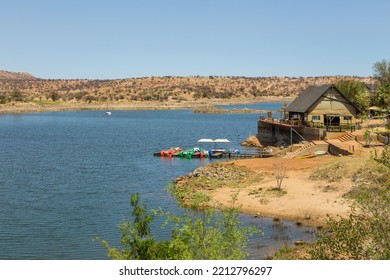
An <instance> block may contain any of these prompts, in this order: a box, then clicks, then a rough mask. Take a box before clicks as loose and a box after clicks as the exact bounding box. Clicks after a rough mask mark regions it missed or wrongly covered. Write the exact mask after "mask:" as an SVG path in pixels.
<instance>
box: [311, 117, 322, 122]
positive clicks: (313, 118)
mask: <svg viewBox="0 0 390 280" xmlns="http://www.w3.org/2000/svg"><path fill="white" fill-rule="evenodd" d="M320 119H321V118H320V116H311V120H312V121H319V120H320Z"/></svg>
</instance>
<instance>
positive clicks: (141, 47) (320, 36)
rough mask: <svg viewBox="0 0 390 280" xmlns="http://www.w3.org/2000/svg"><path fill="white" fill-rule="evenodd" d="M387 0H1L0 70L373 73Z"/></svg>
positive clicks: (383, 44)
mask: <svg viewBox="0 0 390 280" xmlns="http://www.w3.org/2000/svg"><path fill="white" fill-rule="evenodd" d="M389 11H390V1H388V0H370V1H363V0H357V1H352V0H346V1H343V0H337V1H336V0H323V1H315V0H311V1H309V0H295V1H292V0H291V1H287V0H272V1H271V0H266V1H263V0H237V1H232V0H225V1H222V0H207V1H206V0H187V1H186V0H165V1H164V0H160V1H158V0H155V1H152V0H128V1H125V0H123V1H121V0H110V1H100V0H12V1H6V0H0V30H1V35H0V36H1V37H0V38H1V39H0V69H1V70H8V71H15V72H29V73H31V74H33V75H35V76H37V77H41V78H49V79H51V78H52V79H57V78H62V79H72V78H87V79H116V78H131V77H145V76H168V75H170V76H192V75H200V76H208V75H218V76H248V77H262V76H290V77H300V76H303V77H306V76H323V75H356V76H371V75H372V74H373V72H372V66H373V64H374V63H375V62H376V61H379V60H382V59H390V33H389V27H390V21H389V17H390V13H389Z"/></svg>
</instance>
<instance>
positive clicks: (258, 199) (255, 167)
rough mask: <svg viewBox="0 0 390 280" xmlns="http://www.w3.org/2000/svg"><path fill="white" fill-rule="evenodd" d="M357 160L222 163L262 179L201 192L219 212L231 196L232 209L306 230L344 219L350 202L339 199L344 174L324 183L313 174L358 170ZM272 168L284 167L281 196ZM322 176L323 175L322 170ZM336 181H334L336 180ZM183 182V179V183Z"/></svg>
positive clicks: (344, 189)
mask: <svg viewBox="0 0 390 280" xmlns="http://www.w3.org/2000/svg"><path fill="white" fill-rule="evenodd" d="M363 156H364V155H362V154H361V155H359V156H344V157H334V156H330V155H325V156H318V157H315V158H306V159H296V158H293V159H283V158H254V159H240V160H234V161H231V162H228V163H226V164H227V165H231V166H232V167H234V168H244V169H245V168H246V169H249V170H250V171H253V172H255V173H261V174H262V179H261V180H259V181H258V182H254V183H251V184H250V185H248V186H244V187H243V186H239V185H238V186H236V187H232V185H230V186H222V187H218V188H207V187H206V188H204V187H203V188H202V191H205V192H207V193H208V194H210V195H211V197H212V200H213V203H214V204H216V205H218V206H219V207H221V208H225V207H230V206H231V205H232V202H231V201H232V196H233V195H234V194H237V202H236V206H239V207H240V209H241V211H242V212H244V213H249V214H251V215H254V216H259V217H260V216H261V217H272V218H279V219H285V220H291V221H296V222H299V223H302V224H304V225H308V226H324V225H325V224H326V218H327V217H328V216H331V217H335V218H337V217H345V216H347V215H348V213H349V211H350V206H351V204H352V200H350V199H347V198H345V197H343V195H344V194H346V193H348V192H349V191H350V190H351V189H352V188H353V181H352V178H350V177H348V175H347V174H348V170H346V171H345V174H344V175H347V176H345V177H344V178H340V179H337V180H328V179H324V178H315V175H313V174H315V173H314V172H315V170H316V169H318V168H320V167H322V168H323V167H324V166H325V167H326V166H340V165H350V164H351V165H353V167H348V166H347V168H348V169H351V168H353V169H354V170H356V168H359V166H361V165H362V164H364V160H362V157H363ZM274 164H277V165H283V166H285V167H286V170H287V172H286V176H285V179H284V180H283V182H282V187H281V192H278V191H275V187H276V179H275V177H274V176H273V172H274V169H275V168H274ZM324 172H327V171H326V169H325V170H324ZM336 178H338V177H336ZM184 180H185V179H184Z"/></svg>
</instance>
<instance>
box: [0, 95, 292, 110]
mask: <svg viewBox="0 0 390 280" xmlns="http://www.w3.org/2000/svg"><path fill="white" fill-rule="evenodd" d="M290 101H291V99H288V98H283V97H281V98H280V97H264V98H261V99H246V100H243V99H232V100H226V101H221V100H218V99H211V100H197V101H182V102H177V101H173V102H156V101H133V102H111V103H104V102H93V103H87V102H52V101H46V102H28V103H27V102H12V103H7V104H0V114H23V113H39V112H61V111H85V110H96V111H118V110H125V111H126V110H128V111H130V110H193V112H194V113H208V114H211V113H216V114H228V113H263V112H265V111H264V110H252V109H247V108H243V109H235V108H233V109H225V108H222V107H218V106H223V105H243V104H257V103H266V102H290Z"/></svg>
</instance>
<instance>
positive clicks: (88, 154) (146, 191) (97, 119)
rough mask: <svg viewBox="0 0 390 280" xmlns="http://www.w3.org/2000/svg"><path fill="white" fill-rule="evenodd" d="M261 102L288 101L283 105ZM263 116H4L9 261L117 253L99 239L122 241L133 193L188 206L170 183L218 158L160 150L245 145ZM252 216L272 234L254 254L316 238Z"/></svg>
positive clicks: (2, 207) (0, 123)
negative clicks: (221, 141) (167, 154)
mask: <svg viewBox="0 0 390 280" xmlns="http://www.w3.org/2000/svg"><path fill="white" fill-rule="evenodd" d="M259 106H260V105H259ZM261 106H262V107H261V109H264V108H265V109H267V108H268V109H279V108H280V103H265V104H262V105H261ZM258 118H259V116H258V115H255V114H234V115H218V114H211V115H204V114H194V113H192V112H191V111H189V110H181V111H114V112H113V114H112V115H111V116H107V115H106V114H105V112H103V111H77V112H56V113H39V114H21V115H0V159H1V162H0V259H107V256H106V250H105V248H103V246H102V245H101V243H100V242H98V241H95V237H96V236H100V237H102V238H103V239H106V240H108V241H109V242H110V243H111V245H119V244H118V242H119V240H120V233H119V232H118V230H117V228H118V224H120V223H121V222H122V221H123V219H125V218H126V217H127V216H128V214H129V211H130V207H129V197H130V195H131V194H132V193H135V192H139V193H140V195H141V199H142V202H143V203H145V204H147V205H148V208H149V209H157V208H162V209H164V210H167V211H171V212H174V213H181V212H182V209H180V208H179V207H178V206H177V203H176V201H175V200H174V198H172V197H171V195H170V194H169V193H167V191H166V190H165V187H166V185H167V184H168V183H169V182H170V181H172V180H173V179H175V178H176V177H178V176H181V175H184V174H186V173H189V172H191V171H193V170H194V169H195V168H197V167H200V166H202V165H205V164H207V163H209V162H210V161H209V160H207V159H205V160H199V159H192V160H188V159H179V158H173V159H165V158H160V157H154V156H153V152H155V151H159V150H161V149H162V148H169V147H171V146H180V147H194V146H197V143H196V142H197V140H198V139H200V138H228V139H230V140H231V141H232V142H231V144H230V145H231V146H230V147H233V148H236V147H238V146H239V142H240V141H242V140H244V139H245V138H247V137H248V136H249V135H254V134H256V131H257V119H258ZM242 219H243V221H245V223H246V224H252V225H256V226H258V227H260V228H261V229H262V230H263V231H264V232H265V236H264V237H261V238H253V239H251V241H250V246H249V248H248V250H250V252H251V257H250V258H264V257H266V256H267V254H268V252H269V251H270V250H271V251H272V250H274V249H275V248H277V247H278V246H281V245H283V244H286V243H291V242H293V241H294V240H295V239H311V238H313V237H312V234H311V233H308V231H310V229H308V228H304V227H301V228H296V227H295V225H294V224H293V223H288V222H282V223H281V224H275V223H274V222H273V221H272V219H256V218H252V217H249V216H245V215H243V216H242ZM160 222H161V221H157V222H156V225H155V226H154V228H153V233H154V234H155V235H156V236H157V237H158V238H160V239H163V238H165V237H167V236H169V230H168V229H161V228H160V227H159V224H160Z"/></svg>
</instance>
